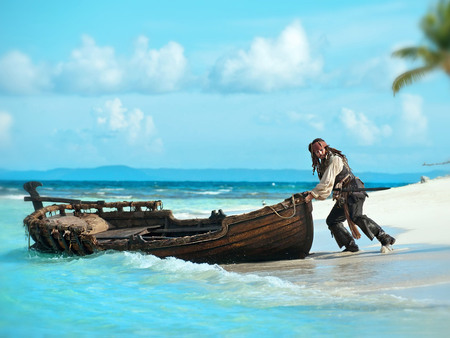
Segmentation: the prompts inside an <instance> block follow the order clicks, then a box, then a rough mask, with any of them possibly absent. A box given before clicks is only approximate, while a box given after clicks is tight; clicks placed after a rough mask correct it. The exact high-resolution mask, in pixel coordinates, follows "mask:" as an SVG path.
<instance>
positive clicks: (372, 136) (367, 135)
mask: <svg viewBox="0 0 450 338" xmlns="http://www.w3.org/2000/svg"><path fill="white" fill-rule="evenodd" d="M340 118H341V121H342V123H343V124H344V126H345V127H346V128H347V130H348V131H350V133H352V134H353V135H354V136H355V138H356V139H357V140H358V141H359V142H360V143H361V144H364V145H372V144H374V143H375V142H376V141H377V139H378V138H379V137H387V136H390V135H391V134H392V128H391V127H390V126H389V125H383V126H381V127H378V126H377V125H375V123H373V122H372V121H370V120H369V119H368V118H367V117H366V116H365V115H364V114H363V113H356V112H354V111H353V110H350V109H348V108H342V114H341V116H340Z"/></svg>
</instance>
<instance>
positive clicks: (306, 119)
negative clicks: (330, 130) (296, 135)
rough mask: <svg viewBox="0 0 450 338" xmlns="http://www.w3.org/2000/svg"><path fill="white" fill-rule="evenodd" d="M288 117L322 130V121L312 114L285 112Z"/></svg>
mask: <svg viewBox="0 0 450 338" xmlns="http://www.w3.org/2000/svg"><path fill="white" fill-rule="evenodd" d="M287 116H288V118H289V119H290V120H291V121H293V122H303V123H307V124H308V125H309V126H311V127H313V128H314V129H316V130H318V131H322V130H324V127H325V125H324V122H323V121H322V120H321V119H320V118H318V117H317V115H314V114H300V113H297V112H294V111H288V112H287Z"/></svg>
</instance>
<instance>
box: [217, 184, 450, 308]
mask: <svg viewBox="0 0 450 338" xmlns="http://www.w3.org/2000/svg"><path fill="white" fill-rule="evenodd" d="M449 202H450V177H449V176H446V177H442V178H437V179H434V180H429V181H427V182H425V183H416V184H411V185H407V186H403V187H399V188H393V189H390V190H386V191H379V192H372V193H370V194H369V198H368V199H367V200H366V203H365V205H364V213H365V214H367V215H368V216H369V217H370V218H372V219H374V220H375V221H376V222H377V223H378V224H380V225H381V226H382V228H383V229H384V230H385V231H386V232H388V233H390V234H391V235H393V236H394V237H395V238H396V240H397V241H396V243H395V245H394V246H393V249H394V250H393V251H390V252H389V253H381V252H380V249H381V245H380V243H379V242H378V241H377V240H376V239H374V240H373V241H372V242H371V241H370V240H369V239H368V238H367V237H365V236H364V234H362V238H361V239H359V240H358V241H357V244H358V245H359V247H360V251H359V252H357V253H341V252H340V249H339V248H338V246H337V245H336V242H335V241H334V239H333V238H331V236H330V232H329V230H328V228H327V226H326V224H325V218H326V217H327V215H328V213H329V211H330V210H331V208H332V206H333V203H334V202H333V201H331V200H330V199H328V200H326V201H314V202H313V208H314V210H313V217H314V227H315V234H314V243H313V247H312V250H311V255H310V256H309V257H307V258H306V259H304V260H293V261H280V262H268V263H258V264H239V265H227V266H224V268H225V269H226V270H228V271H235V272H241V273H254V274H258V275H263V276H268V275H271V276H277V277H280V278H282V279H284V280H289V281H290V282H293V283H298V284H300V283H304V281H305V279H308V280H309V281H310V282H309V283H310V284H311V286H314V287H315V288H318V289H323V290H327V292H336V294H339V293H340V292H342V290H345V294H346V295H348V294H353V295H355V296H357V295H358V294H363V293H364V294H367V293H374V294H380V293H381V294H383V295H384V296H385V297H404V298H406V299H416V300H420V301H429V302H432V303H433V304H446V305H448V304H450V227H449V225H450V224H449V222H450V208H449ZM305 275H308V278H306V276H305ZM330 290H334V291H330Z"/></svg>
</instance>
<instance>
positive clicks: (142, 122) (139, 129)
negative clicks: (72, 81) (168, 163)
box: [95, 98, 163, 152]
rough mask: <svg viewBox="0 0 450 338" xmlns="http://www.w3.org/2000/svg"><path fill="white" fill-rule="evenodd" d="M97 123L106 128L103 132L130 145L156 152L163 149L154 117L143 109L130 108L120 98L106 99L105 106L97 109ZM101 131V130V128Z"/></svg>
mask: <svg viewBox="0 0 450 338" xmlns="http://www.w3.org/2000/svg"><path fill="white" fill-rule="evenodd" d="M95 113H96V114H97V115H98V116H97V124H98V127H99V128H104V130H103V133H105V134H106V135H108V136H109V137H112V138H114V139H116V140H117V139H123V140H124V142H125V143H126V144H128V145H133V146H138V145H141V146H142V147H143V148H145V149H147V150H151V151H155V152H160V151H162V148H163V142H162V140H161V139H160V138H158V137H157V134H158V131H157V129H156V126H155V123H154V121H153V117H152V116H150V115H146V114H144V112H142V110H141V109H139V108H134V109H131V110H130V109H128V108H126V107H124V106H123V104H122V102H121V101H120V99H118V98H115V99H114V100H109V101H106V102H105V104H104V106H103V107H101V108H97V109H95ZM100 131H101V130H100Z"/></svg>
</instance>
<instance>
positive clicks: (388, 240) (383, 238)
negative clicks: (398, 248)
mask: <svg viewBox="0 0 450 338" xmlns="http://www.w3.org/2000/svg"><path fill="white" fill-rule="evenodd" d="M377 239H378V240H379V241H380V243H381V245H382V246H389V245H394V243H395V238H394V237H392V236H389V235H388V234H387V233H385V232H384V231H381V232H380V233H379V234H378V236H377Z"/></svg>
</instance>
